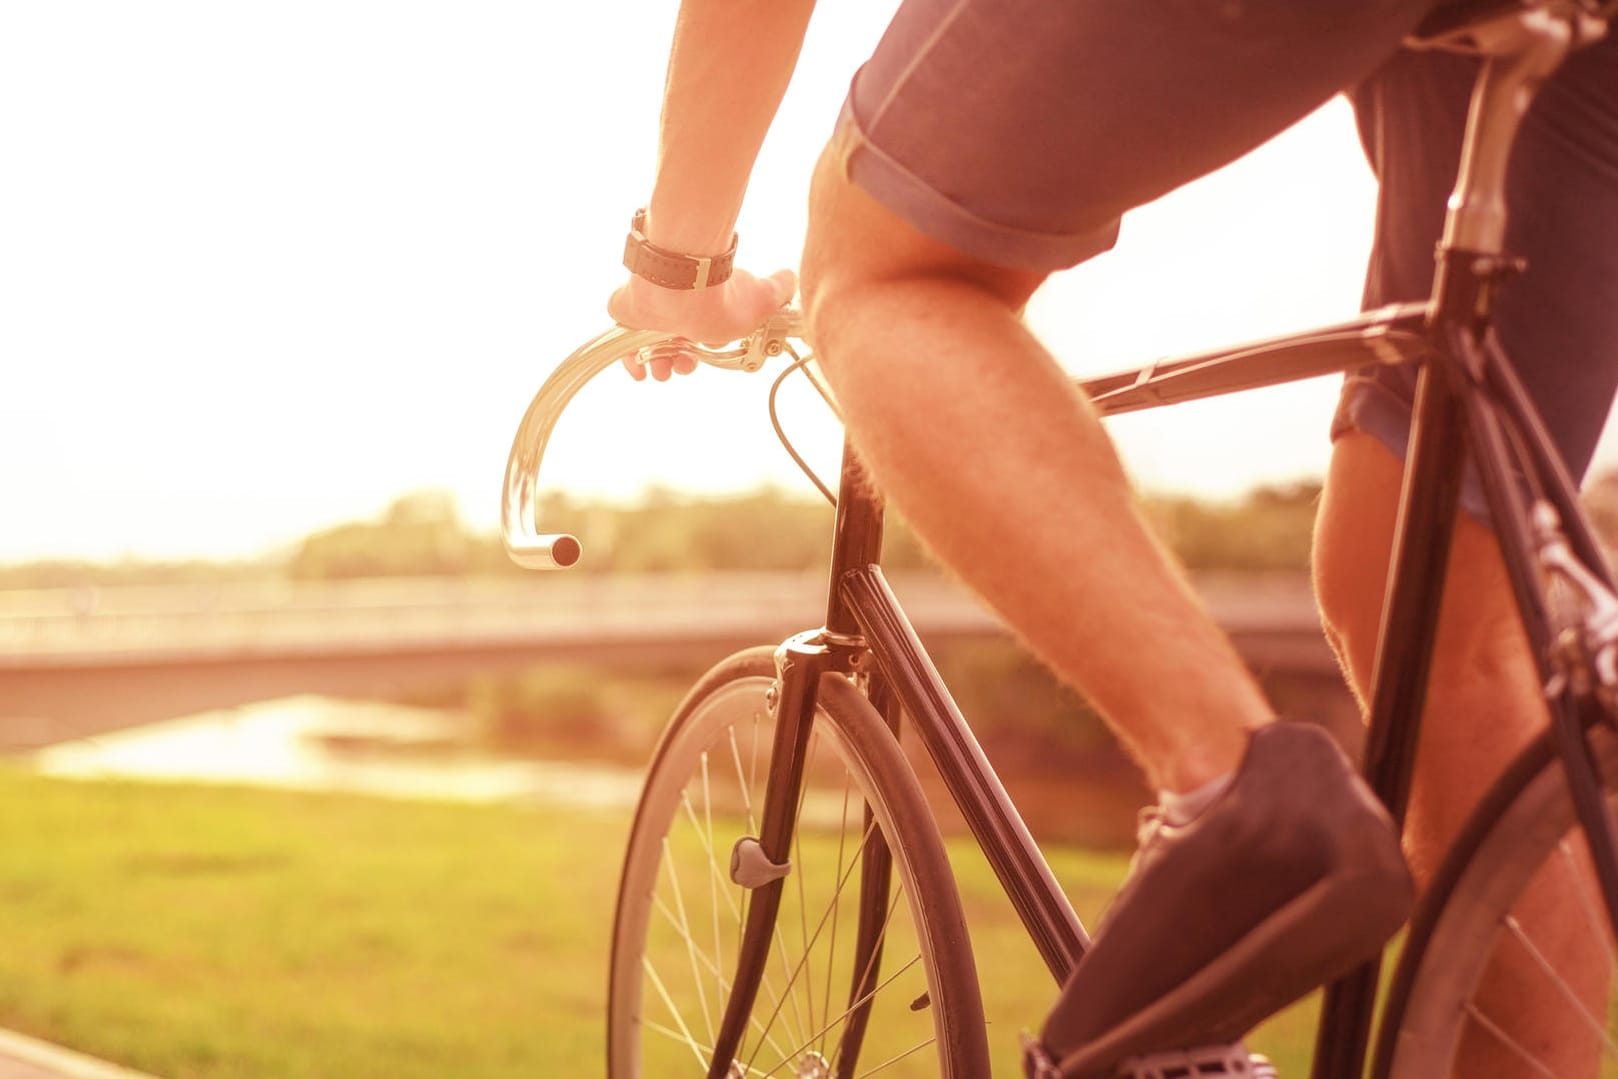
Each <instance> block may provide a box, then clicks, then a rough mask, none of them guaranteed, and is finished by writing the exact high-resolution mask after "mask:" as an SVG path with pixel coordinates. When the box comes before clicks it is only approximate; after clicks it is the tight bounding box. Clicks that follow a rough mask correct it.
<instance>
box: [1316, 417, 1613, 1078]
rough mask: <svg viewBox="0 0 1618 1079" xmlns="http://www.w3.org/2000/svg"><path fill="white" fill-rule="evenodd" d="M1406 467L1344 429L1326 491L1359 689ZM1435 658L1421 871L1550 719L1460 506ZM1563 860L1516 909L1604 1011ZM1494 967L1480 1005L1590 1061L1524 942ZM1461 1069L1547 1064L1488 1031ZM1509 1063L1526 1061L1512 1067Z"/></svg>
mask: <svg viewBox="0 0 1618 1079" xmlns="http://www.w3.org/2000/svg"><path fill="white" fill-rule="evenodd" d="M1402 472H1403V468H1402V465H1401V463H1400V461H1399V460H1398V459H1397V458H1396V457H1395V456H1394V454H1393V453H1392V452H1391V451H1390V450H1388V449H1387V448H1386V447H1385V446H1383V445H1382V443H1380V442H1378V441H1377V440H1375V439H1373V438H1372V437H1370V436H1369V435H1365V434H1362V433H1360V432H1354V431H1351V432H1349V433H1347V434H1345V435H1343V436H1342V437H1340V438H1339V439H1338V441H1337V444H1336V447H1335V450H1334V452H1333V456H1332V463H1331V468H1330V471H1329V473H1328V478H1327V483H1326V493H1325V497H1324V499H1323V501H1322V504H1321V510H1320V517H1319V523H1318V527H1317V532H1316V542H1315V580H1316V589H1317V593H1318V595H1319V599H1320V604H1321V609H1322V613H1323V616H1324V620H1325V622H1326V626H1327V634H1328V636H1329V637H1330V638H1331V640H1332V643H1333V646H1334V647H1335V648H1336V649H1337V652H1338V656H1339V658H1340V659H1341V660H1342V662H1343V665H1344V667H1345V669H1346V671H1347V673H1348V675H1349V678H1350V681H1351V683H1352V685H1353V687H1354V690H1355V692H1356V693H1357V694H1359V695H1360V697H1361V700H1362V702H1363V701H1364V696H1365V694H1366V693H1367V692H1368V689H1369V686H1370V679H1371V667H1372V664H1373V662H1374V658H1375V657H1374V650H1375V646H1376V634H1377V628H1378V625H1379V623H1380V619H1381V608H1382V594H1381V589H1380V588H1378V587H1376V586H1375V585H1374V584H1373V583H1372V582H1380V581H1382V580H1383V579H1384V578H1385V577H1386V575H1387V567H1388V561H1389V552H1390V547H1391V543H1392V536H1393V525H1394V514H1395V512H1396V506H1397V496H1398V492H1399V486H1400V482H1401V476H1402ZM1448 579H1449V582H1450V583H1449V587H1448V588H1447V589H1446V592H1445V598H1444V608H1443V611H1442V614H1441V620H1440V629H1439V640H1438V645H1437V650H1436V652H1435V655H1434V658H1433V668H1432V674H1431V681H1430V687H1429V690H1428V707H1427V710H1426V719H1425V722H1424V723H1423V727H1422V741H1421V748H1420V756H1419V760H1418V770H1417V781H1416V785H1415V788H1414V791H1413V793H1412V801H1411V806H1410V813H1409V817H1408V819H1407V824H1406V843H1407V847H1408V853H1409V857H1410V862H1411V867H1412V869H1414V870H1415V872H1416V873H1417V876H1418V878H1420V879H1427V878H1429V877H1430V876H1431V874H1432V873H1433V871H1434V870H1435V869H1436V868H1437V861H1438V859H1439V858H1440V857H1441V856H1442V853H1443V851H1444V849H1445V847H1446V846H1447V844H1448V843H1449V842H1450V840H1451V839H1453V838H1454V836H1455V834H1456V832H1457V831H1458V830H1459V828H1460V826H1461V824H1462V823H1463V822H1464V820H1465V819H1466V816H1467V814H1468V813H1470V811H1471V809H1472V807H1473V806H1474V805H1475V804H1476V802H1477V799H1478V798H1479V796H1480V795H1481V793H1482V791H1483V789H1484V787H1485V786H1486V785H1487V784H1488V783H1489V782H1490V781H1492V780H1493V778H1494V777H1495V776H1496V775H1497V774H1498V773H1499V772H1500V770H1501V769H1502V768H1503V767H1504V766H1505V764H1506V763H1507V762H1508V761H1509V760H1511V758H1512V757H1513V756H1514V755H1515V754H1516V753H1517V751H1518V750H1520V749H1521V748H1522V746H1523V745H1524V744H1525V743H1526V742H1527V741H1528V740H1529V739H1530V738H1531V737H1532V736H1533V735H1534V734H1536V733H1538V732H1539V731H1540V730H1542V729H1543V728H1544V724H1545V721H1546V717H1545V705H1544V701H1543V698H1542V697H1541V695H1540V691H1539V685H1538V678H1537V675H1536V673H1535V671H1534V669H1533V665H1532V663H1531V661H1530V659H1529V657H1528V654H1527V649H1526V644H1525V641H1524V638H1523V635H1522V630H1521V627H1520V625H1519V622H1518V619H1517V614H1516V609H1515V606H1514V604H1513V601H1512V598H1511V590H1510V585H1509V584H1508V582H1507V580H1506V577H1505V571H1504V568H1503V566H1502V563H1501V560H1500V554H1499V549H1498V547H1497V546H1496V544H1495V541H1494V534H1493V533H1492V532H1491V531H1490V530H1489V529H1487V528H1486V527H1485V526H1483V525H1481V524H1479V523H1478V522H1477V521H1475V520H1473V519H1472V518H1471V517H1468V516H1466V515H1464V514H1463V515H1462V516H1461V519H1460V520H1459V522H1458V524H1457V530H1456V535H1455V540H1454V543H1453V545H1452V549H1451V553H1450V568H1449V578H1448ZM1577 887H1579V882H1578V881H1575V880H1572V879H1570V876H1569V874H1568V873H1567V871H1566V870H1564V869H1562V868H1561V867H1560V866H1557V867H1553V868H1552V870H1550V871H1548V872H1547V873H1546V874H1545V875H1544V879H1541V880H1540V881H1538V882H1537V884H1536V886H1535V888H1534V889H1533V891H1532V892H1531V893H1530V895H1529V896H1528V898H1527V899H1526V900H1525V902H1524V903H1523V905H1522V906H1521V907H1519V909H1518V910H1517V912H1516V914H1517V917H1518V919H1519V921H1521V922H1522V923H1523V925H1524V928H1525V929H1526V931H1527V933H1528V934H1529V936H1530V937H1531V938H1533V939H1534V940H1535V941H1536V942H1537V943H1538V944H1539V945H1540V946H1541V947H1542V948H1545V949H1546V950H1547V951H1548V952H1549V953H1550V954H1551V958H1552V962H1554V963H1556V964H1557V965H1558V967H1559V968H1560V969H1561V970H1562V971H1563V972H1564V973H1565V974H1567V976H1568V977H1569V978H1570V979H1572V983H1571V984H1574V985H1575V986H1576V987H1578V988H1579V989H1580V990H1581V991H1582V992H1583V993H1584V994H1585V995H1586V999H1587V1000H1590V1001H1591V1002H1592V1004H1593V1006H1594V1014H1596V1015H1598V1016H1602V1015H1605V1014H1606V1009H1605V997H1606V991H1607V984H1606V981H1607V977H1606V974H1607V961H1606V955H1607V949H1606V947H1605V946H1604V944H1603V943H1602V942H1599V941H1592V940H1591V939H1590V935H1589V929H1588V926H1589V922H1588V920H1587V919H1586V918H1585V917H1584V915H1583V913H1582V910H1581V908H1580V907H1579V903H1580V901H1579V898H1578V895H1577V892H1576V890H1575V889H1576V888H1577ZM1506 955H1507V956H1508V958H1506V959H1505V960H1498V961H1496V963H1495V964H1494V965H1493V966H1492V967H1491V969H1490V972H1489V975H1488V978H1489V981H1488V983H1487V985H1486V987H1485V990H1484V992H1485V994H1486V996H1485V997H1483V998H1482V1000H1483V1006H1484V1007H1485V1008H1486V1010H1487V1011H1488V1012H1489V1014H1491V1015H1493V1016H1497V1017H1500V1016H1506V1017H1515V1018H1516V1019H1517V1022H1515V1023H1513V1024H1512V1030H1513V1033H1514V1034H1515V1035H1516V1036H1518V1037H1520V1038H1521V1039H1523V1040H1524V1042H1525V1044H1528V1045H1531V1047H1532V1049H1533V1052H1534V1053H1535V1054H1536V1056H1538V1057H1539V1059H1540V1060H1541V1061H1542V1062H1544V1063H1546V1064H1549V1065H1550V1066H1551V1070H1552V1074H1555V1075H1558V1076H1584V1075H1594V1074H1595V1053H1596V1050H1597V1048H1598V1046H1597V1043H1596V1041H1595V1039H1594V1037H1593V1036H1592V1035H1593V1032H1592V1031H1591V1030H1590V1029H1589V1027H1588V1025H1587V1024H1584V1023H1581V1022H1580V1021H1579V1019H1578V1017H1577V1015H1576V1013H1574V1011H1573V1009H1571V1008H1569V1007H1568V1006H1567V1004H1566V1002H1565V1001H1563V1000H1561V999H1559V998H1558V997H1557V996H1556V995H1555V994H1554V993H1551V992H1548V991H1547V989H1546V983H1545V981H1544V979H1543V976H1542V975H1541V974H1540V972H1539V971H1538V969H1537V968H1536V967H1534V965H1533V964H1532V961H1531V960H1530V959H1529V958H1528V957H1527V956H1526V954H1525V953H1523V952H1521V951H1520V950H1517V951H1508V952H1507V953H1506ZM1463 1049H1464V1052H1465V1054H1466V1055H1465V1056H1463V1058H1462V1064H1461V1066H1460V1067H1458V1069H1457V1074H1459V1075H1488V1076H1491V1077H1497V1079H1508V1077H1511V1076H1515V1075H1517V1074H1522V1075H1525V1076H1526V1075H1534V1074H1539V1073H1537V1072H1534V1071H1533V1070H1531V1069H1529V1068H1528V1067H1527V1066H1526V1065H1525V1064H1523V1062H1522V1061H1521V1060H1520V1058H1518V1057H1517V1056H1516V1055H1515V1054H1513V1053H1511V1052H1509V1051H1505V1050H1503V1049H1502V1048H1501V1046H1500V1045H1499V1043H1498V1042H1496V1041H1495V1040H1494V1039H1492V1038H1491V1037H1489V1036H1487V1035H1483V1034H1481V1033H1479V1034H1477V1035H1476V1036H1473V1037H1470V1038H1469V1041H1468V1043H1467V1044H1466V1045H1465V1046H1464V1047H1463ZM1513 1069H1521V1070H1520V1072H1519V1071H1514V1070H1513Z"/></svg>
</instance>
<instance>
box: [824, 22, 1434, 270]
mask: <svg viewBox="0 0 1618 1079" xmlns="http://www.w3.org/2000/svg"><path fill="white" fill-rule="evenodd" d="M1429 4H1430V0H1311V2H1310V3H1308V4H1299V3H1298V2H1297V0H1153V2H1151V3H1130V2H1122V0H905V3H903V4H902V5H901V7H900V9H899V11H898V13H897V15H896V16H895V18H894V21H893V23H892V25H891V26H890V27H889V29H888V32H887V33H886V35H885V36H884V37H883V39H882V41H881V43H880V44H879V46H878V48H877V50H876V53H875V55H874V56H873V57H872V58H871V60H870V62H869V63H867V64H866V65H865V66H864V67H863V68H862V69H861V71H860V72H859V74H858V75H857V76H856V77H855V80H854V83H853V86H852V87H851V89H850V93H849V97H848V101H847V104H846V105H845V108H844V114H843V125H844V127H845V129H851V130H852V132H853V134H852V136H850V137H846V138H845V139H844V140H843V141H844V143H845V145H846V151H845V155H844V161H843V167H844V170H845V172H846V174H847V175H848V176H849V177H850V178H851V179H852V180H853V181H854V182H855V183H856V184H858V185H859V186H861V187H862V188H864V189H865V190H866V191H868V192H869V193H871V194H872V195H873V196H875V197H876V198H877V199H878V200H879V201H881V202H883V203H884V204H886V205H888V206H889V207H890V208H892V209H894V210H895V211H897V212H899V213H900V214H901V215H902V216H904V217H905V218H906V219H907V220H909V221H910V222H911V223H912V224H914V225H915V226H917V227H918V228H920V229H922V230H923V231H925V232H927V233H928V234H929V235H931V236H933V237H934V238H935V239H938V240H940V241H942V242H945V243H949V244H951V245H952V246H955V247H958V248H960V249H962V250H963V251H966V252H968V253H970V254H972V255H974V256H976V257H978V258H981V259H985V260H988V261H992V262H999V263H1003V264H1007V265H1015V266H1021V267H1026V268H1030V269H1037V270H1044V271H1048V270H1052V269H1056V268H1058V267H1061V266H1066V265H1072V264H1073V263H1075V262H1078V261H1080V260H1081V259H1083V258H1086V257H1088V256H1090V255H1092V254H1095V253H1097V252H1098V251H1101V250H1105V249H1106V247H1108V246H1110V244H1111V242H1112V239H1113V237H1114V235H1115V234H1116V230H1117V223H1118V218H1119V215H1121V214H1122V213H1123V212H1124V211H1125V210H1127V209H1129V208H1130V207H1132V206H1136V205H1139V204H1140V203H1142V202H1145V201H1147V200H1149V199H1152V198H1155V197H1157V196H1158V195H1161V194H1163V193H1165V192H1167V191H1169V190H1170V189H1172V188H1174V187H1176V186H1178V185H1180V184H1182V183H1184V182H1186V181H1187V180H1189V179H1191V178H1193V177H1195V176H1197V175H1200V174H1201V173H1204V172H1206V171H1208V170H1210V169H1213V168H1215V167H1217V166H1219V165H1221V164H1223V163H1224V162H1226V161H1229V160H1230V159H1232V158H1234V157H1236V156H1237V155H1239V154H1241V153H1243V152H1244V151H1246V150H1248V149H1251V148H1252V147H1254V146H1256V145H1257V144H1258V143H1260V142H1262V141H1263V140H1265V139H1267V138H1269V137H1270V136H1271V135H1273V134H1275V133H1276V132H1277V131H1279V130H1280V129H1281V128H1283V127H1285V126H1286V125H1288V124H1290V123H1292V122H1293V121H1295V120H1297V119H1298V118H1300V117H1301V116H1303V115H1304V114H1306V113H1307V112H1308V111H1309V110H1311V109H1313V108H1315V107H1316V106H1317V105H1319V104H1320V103H1321V102H1322V101H1324V100H1326V99H1327V98H1329V97H1330V96H1331V95H1332V94H1334V93H1336V92H1337V91H1338V90H1340V89H1341V88H1342V87H1344V86H1346V85H1349V84H1350V83H1352V82H1353V81H1355V80H1357V79H1359V78H1361V77H1363V75H1364V74H1365V72H1367V71H1369V70H1371V69H1373V68H1374V67H1375V66H1376V65H1377V64H1379V63H1381V62H1382V61H1383V60H1384V59H1385V58H1386V57H1387V56H1388V55H1389V54H1390V53H1392V52H1393V51H1394V50H1395V49H1396V48H1397V45H1398V42H1399V40H1400V38H1401V36H1402V35H1403V34H1404V33H1405V32H1406V31H1407V30H1408V29H1409V28H1410V26H1411V25H1413V24H1414V22H1415V21H1416V20H1417V19H1418V18H1419V17H1420V15H1421V14H1422V12H1423V11H1424V10H1425V8H1426V7H1428V6H1429Z"/></svg>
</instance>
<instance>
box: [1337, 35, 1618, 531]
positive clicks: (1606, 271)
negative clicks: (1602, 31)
mask: <svg viewBox="0 0 1618 1079" xmlns="http://www.w3.org/2000/svg"><path fill="white" fill-rule="evenodd" d="M1476 73H1477V61H1475V60H1473V59H1471V58H1468V57H1462V56H1456V55H1452V54H1447V53H1431V52H1426V53H1417V52H1402V53H1400V54H1399V55H1398V56H1396V57H1395V58H1394V59H1393V60H1391V61H1390V62H1389V63H1387V64H1386V65H1384V66H1383V67H1382V68H1381V69H1379V70H1378V71H1377V72H1376V73H1375V74H1374V75H1373V76H1372V77H1371V78H1369V79H1367V80H1366V81H1365V82H1364V83H1362V84H1361V85H1360V86H1359V87H1357V88H1356V89H1355V91H1354V93H1353V95H1352V96H1353V101H1354V106H1355V110H1356V113H1357V116H1358V120H1359V125H1360V132H1361V136H1362V139H1363V141H1364V144H1365V148H1366V152H1367V156H1368V157H1369V158H1370V161H1371V164H1372V167H1373V168H1374V169H1375V171H1376V173H1377V176H1378V180H1379V182H1380V196H1379V200H1378V205H1377V223H1376V239H1375V244H1374V247H1373V251H1372V257H1371V263H1370V267H1369V271H1368V274H1367V279H1366V292H1365V301H1366V306H1367V307H1374V306H1377V305H1380V304H1384V303H1392V302H1398V301H1411V300H1422V299H1425V298H1426V297H1427V296H1428V295H1429V294H1430V292H1431V287H1432V275H1433V251H1434V248H1435V246H1436V245H1437V243H1438V240H1439V237H1440V235H1441V234H1442V231H1443V224H1444V211H1445V205H1446V202H1447V200H1448V197H1449V193H1450V190H1451V188H1452V187H1453V186H1454V182H1455V174H1456V169H1457V166H1458V163H1459V156H1460V144H1461V136H1462V133H1463V131H1464V127H1465V123H1466V114H1467V106H1468V102H1469V100H1470V96H1471V92H1472V84H1473V79H1474V77H1475V76H1476ZM1506 198H1507V212H1508V215H1509V217H1508V229H1507V245H1508V247H1509V249H1510V250H1511V251H1512V253H1514V254H1517V255H1521V256H1523V257H1524V258H1525V259H1526V260H1527V271H1526V272H1525V273H1524V274H1523V275H1522V276H1521V277H1520V278H1518V279H1516V280H1514V281H1512V282H1510V284H1509V285H1508V286H1507V288H1506V289H1505V290H1504V292H1503V293H1502V296H1501V299H1500V302H1499V307H1498V319H1497V325H1498V329H1499V333H1500V338H1501V341H1502V342H1503V344H1504V345H1505V348H1506V350H1507V352H1508V353H1509V354H1510V356H1511V357H1512V360H1513V362H1514V363H1515V365H1516V366H1517V369H1518V372H1519V374H1520V375H1521V376H1522V379H1523V381H1524V382H1525V383H1526V385H1527V387H1528V390H1529V392H1530V393H1531V394H1532V395H1533V397H1534V400H1535V403H1536V405H1537V406H1538V407H1539V409H1540V411H1541V413H1542V414H1543V415H1544V417H1545V419H1546V421H1547V423H1548V425H1549V426H1550V428H1551V431H1552V432H1553V434H1554V435H1555V437H1556V439H1557V442H1558V445H1559V446H1560V448H1561V451H1562V454H1563V456H1564V458H1565V459H1566V461H1567V463H1568V466H1569V467H1570V468H1571V469H1572V470H1573V472H1574V474H1575V475H1582V474H1583V472H1584V470H1585V469H1586V468H1587V467H1588V465H1589V462H1590V458H1591V455H1592V454H1593V453H1594V451H1595V445H1596V441H1597V439H1598V438H1599V437H1600V434H1601V430H1602V427H1603V425H1604V423H1605V421H1606V417H1607V412H1608V409H1609V407H1610V404H1611V401H1612V398H1613V392H1614V388H1615V387H1618V303H1614V302H1613V300H1612V298H1613V297H1614V296H1618V37H1609V38H1607V39H1606V40H1605V41H1602V42H1599V43H1597V44H1595V45H1593V46H1590V47H1588V48H1586V49H1584V50H1582V51H1580V52H1578V53H1576V54H1574V56H1572V57H1571V58H1570V59H1569V60H1568V61H1567V63H1566V64H1565V65H1564V67H1563V69H1562V70H1561V71H1559V72H1557V73H1556V74H1555V75H1554V76H1553V77H1552V78H1551V79H1550V81H1549V82H1548V83H1547V84H1546V86H1545V87H1544V89H1543V90H1542V91H1541V92H1540V95H1539V97H1538V99H1537V100H1536V101H1535V102H1534V104H1533V106H1532V107H1531V109H1530V111H1529V114H1528V116H1527V117H1526V118H1525V119H1524V122H1523V127H1522V131H1521V134H1520V135H1519V137H1518V142H1517V145H1516V147H1515V148H1514V150H1513V155H1512V159H1511V163H1510V168H1509V171H1508V176H1507V191H1506ZM1413 393H1414V375H1413V373H1412V372H1410V371H1407V370H1404V369H1386V368H1382V369H1377V370H1373V371H1367V372H1361V373H1358V374H1356V375H1353V376H1351V377H1350V378H1349V380H1348V382H1347V383H1346V385H1345V390H1344V395H1343V399H1342V403H1341V405H1340V407H1339V410H1338V415H1337V420H1336V423H1335V430H1336V432H1337V433H1341V432H1342V431H1343V430H1347V429H1349V428H1357V429H1360V430H1363V431H1366V432H1367V433H1369V434H1371V435H1372V436H1373V437H1375V438H1377V439H1378V440H1379V441H1381V442H1382V443H1383V444H1384V445H1387V446H1388V447H1389V448H1390V449H1392V450H1394V452H1395V453H1397V454H1400V455H1401V456H1402V455H1403V453H1404V450H1405V442H1406V439H1407V436H1408V427H1409V418H1410V401H1411V399H1412V397H1413ZM1463 504H1464V505H1466V507H1467V508H1468V509H1469V510H1470V511H1471V512H1473V513H1474V515H1479V516H1481V515H1482V513H1483V510H1482V501H1481V494H1480V492H1479V491H1478V489H1477V485H1476V484H1475V483H1469V484H1468V488H1467V490H1466V492H1465V493H1464V494H1463Z"/></svg>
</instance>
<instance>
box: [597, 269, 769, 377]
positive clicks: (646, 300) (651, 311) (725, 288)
mask: <svg viewBox="0 0 1618 1079" xmlns="http://www.w3.org/2000/svg"><path fill="white" fill-rule="evenodd" d="M797 288H798V277H797V274H795V273H793V272H792V271H791V270H777V271H776V272H775V273H773V274H771V275H770V276H768V277H754V276H753V275H752V274H750V273H748V272H747V271H746V270H737V271H735V272H734V273H732V274H731V275H730V278H729V280H727V281H725V282H724V283H723V284H720V285H716V286H714V287H713V288H705V289H695V290H688V289H667V288H662V287H660V286H658V285H654V284H652V283H651V282H650V281H647V280H646V279H644V278H641V277H631V278H630V279H629V281H628V283H627V284H625V285H623V286H622V287H620V288H619V289H618V291H616V292H614V293H613V294H612V298H611V299H609V300H608V301H607V314H609V315H611V316H612V319H613V321H614V322H617V323H618V324H619V325H621V326H628V327H630V328H632V329H637V330H657V331H659V332H661V333H669V334H675V335H676V336H678V337H679V338H681V339H682V340H681V341H679V342H674V343H671V346H670V347H668V348H660V349H658V352H657V355H656V356H655V357H653V358H652V359H651V360H650V362H646V363H643V362H641V359H640V357H639V356H625V357H623V361H622V362H623V365H624V367H625V368H626V369H627V370H628V371H629V373H630V375H632V376H633V377H634V379H635V381H636V382H639V381H641V380H643V379H644V378H645V377H646V372H647V371H650V372H651V373H652V377H653V378H654V379H656V380H657V381H659V382H666V381H668V378H669V375H670V374H680V375H688V374H690V373H691V372H692V371H694V370H696V367H697V357H696V353H695V352H693V351H689V350H687V349H682V348H681V347H680V345H681V344H685V345H690V344H691V342H694V341H702V342H705V343H708V344H711V345H714V346H715V347H718V346H720V345H725V344H728V343H730V342H731V341H735V340H739V339H740V338H743V337H746V336H747V335H748V334H750V333H752V332H753V331H754V330H756V329H758V328H759V327H760V326H762V325H763V324H764V322H765V320H766V319H768V318H769V317H770V316H771V315H772V314H774V313H775V312H776V311H777V310H778V309H780V308H781V307H782V306H783V305H784V304H786V303H787V302H788V301H789V300H791V299H792V294H793V293H794V292H795V291H797Z"/></svg>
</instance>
